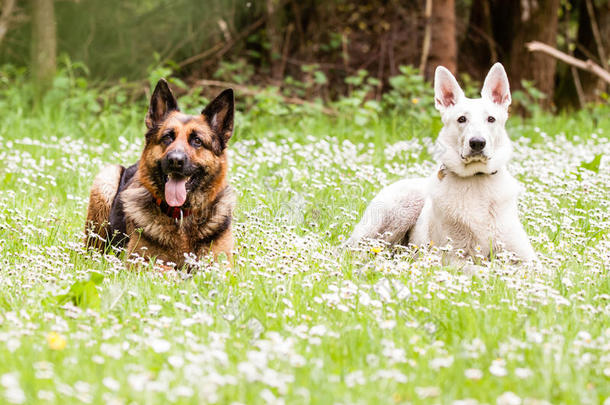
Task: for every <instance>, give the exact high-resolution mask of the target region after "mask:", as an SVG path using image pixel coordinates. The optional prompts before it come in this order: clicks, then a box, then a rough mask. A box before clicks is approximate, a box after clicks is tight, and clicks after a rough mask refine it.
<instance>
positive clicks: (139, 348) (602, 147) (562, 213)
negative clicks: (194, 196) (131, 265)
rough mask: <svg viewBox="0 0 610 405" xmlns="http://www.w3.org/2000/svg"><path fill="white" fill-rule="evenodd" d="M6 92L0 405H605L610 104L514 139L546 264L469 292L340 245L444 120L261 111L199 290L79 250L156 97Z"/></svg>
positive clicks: (534, 123)
mask: <svg viewBox="0 0 610 405" xmlns="http://www.w3.org/2000/svg"><path fill="white" fill-rule="evenodd" d="M2 95H3V97H2V98H1V99H0V105H1V106H2V107H3V108H2V111H3V117H2V121H1V123H2V125H1V127H0V143H1V145H2V146H1V148H0V162H1V163H0V190H1V193H0V249H1V252H0V291H1V293H0V359H1V361H0V402H2V403H14V404H20V403H34V402H41V403H74V402H81V403H113V404H122V403H125V404H127V403H134V402H135V403H147V404H148V403H151V404H152V403H168V402H171V403H227V404H228V403H234V404H252V403H269V404H298V403H323V404H327V403H328V404H347V403H363V404H364V403H380V404H393V403H396V404H401V403H447V404H477V403H488V404H496V403H497V404H546V403H591V404H596V403H604V402H606V403H610V399H608V398H609V397H610V278H609V277H608V264H609V263H610V253H609V252H610V242H609V239H608V230H609V228H610V215H609V213H608V210H609V207H608V205H609V202H608V195H609V194H610V193H609V191H610V162H609V160H608V156H610V139H609V137H610V119H609V116H610V114H609V113H610V110H609V109H608V108H607V107H598V108H595V109H591V110H585V111H581V112H579V113H574V114H564V115H561V116H558V117H553V116H551V115H545V114H542V115H536V116H535V117H533V118H530V119H526V120H521V119H520V118H512V119H511V120H510V123H509V133H510V135H511V138H512V139H513V141H514V144H515V153H514V158H513V160H512V163H511V164H510V170H511V172H512V173H513V174H514V175H515V176H516V177H517V178H518V179H519V180H520V181H521V182H522V184H523V186H524V193H523V195H522V197H521V199H520V212H521V217H522V222H523V223H524V225H525V228H526V231H527V233H528V234H529V235H530V238H531V241H532V243H533V245H534V247H535V249H536V251H537V252H538V254H539V257H540V261H541V266H540V267H539V268H530V267H526V266H515V265H511V264H509V263H505V262H503V261H502V260H495V261H494V262H492V263H486V264H485V269H482V270H481V271H480V272H479V273H477V274H464V273H462V272H460V270H458V269H455V268H452V267H443V266H441V265H440V264H439V256H438V255H437V254H436V253H435V252H434V251H432V252H427V253H420V254H418V255H417V257H414V255H413V252H411V251H409V250H391V249H389V248H388V247H386V246H383V245H379V244H371V245H368V246H363V247H361V248H359V249H357V250H355V251H345V250H342V249H341V248H340V245H341V241H342V240H343V239H344V238H345V237H347V236H348V235H349V233H350V231H351V229H352V227H353V226H354V224H355V223H356V222H357V220H358V219H359V217H360V215H361V213H362V211H363V210H364V208H365V206H366V204H367V202H368V201H369V200H370V199H371V198H372V197H373V196H374V195H375V193H376V192H377V191H378V190H379V189H381V188H382V187H383V186H384V185H386V184H389V183H390V182H392V181H395V180H397V179H399V178H401V177H404V176H422V175H428V174H429V173H431V172H432V171H433V170H434V162H433V161H432V160H431V157H430V156H431V152H430V151H431V150H432V148H433V143H434V139H435V136H436V133H437V132H438V129H439V128H440V120H439V118H438V116H436V115H435V113H434V111H433V110H431V109H429V108H427V109H424V107H421V108H422V110H418V111H417V114H410V113H406V112H404V111H374V115H371V110H370V109H369V110H366V111H364V110H362V111H363V112H362V111H360V112H362V114H363V115H361V117H364V118H363V119H354V116H353V114H340V115H339V116H336V117H327V116H325V115H323V114H320V113H307V112H306V111H305V110H306V109H303V108H301V109H300V110H298V111H290V110H289V109H288V110H286V107H285V106H282V105H281V104H278V103H277V102H274V100H260V102H261V104H264V103H267V104H268V105H266V104H265V105H259V106H258V107H255V108H252V109H250V110H249V111H248V112H243V111H241V112H238V115H237V120H236V131H235V134H234V136H233V139H232V140H231V142H230V150H231V152H230V156H231V170H230V179H231V183H232V184H233V186H234V188H235V189H236V190H237V192H238V196H239V198H238V206H237V211H236V214H235V221H234V224H235V236H236V254H235V266H234V268H233V269H232V270H227V269H226V268H223V267H221V266H219V265H216V264H205V263H202V264H201V266H200V269H199V271H197V272H195V273H193V274H186V273H183V272H166V273H162V272H158V271H154V270H152V269H144V270H140V271H136V270H130V269H127V268H126V265H125V263H124V262H123V261H122V260H121V259H120V258H117V257H115V256H101V255H99V254H96V253H94V252H86V251H85V250H84V248H83V245H82V243H81V237H82V230H83V223H84V216H85V211H86V206H87V197H88V189H89V186H90V182H91V180H92V178H93V176H94V175H95V173H96V172H97V171H98V170H99V169H100V168H101V167H103V166H104V165H105V164H108V163H117V162H121V163H124V164H129V163H132V162H135V161H136V160H137V159H138V156H139V153H140V150H141V147H142V144H143V134H144V127H143V118H144V113H145V110H146V102H145V101H144V100H143V99H141V100H138V101H134V102H133V103H131V104H130V103H127V102H123V104H122V105H121V106H117V105H113V102H112V101H109V100H111V99H107V100H106V101H105V102H100V101H99V96H100V95H99V94H98V93H96V92H95V91H93V90H91V91H84V90H72V89H70V88H68V89H67V90H66V89H64V90H62V91H61V92H59V91H58V92H57V93H53V92H51V93H50V95H48V96H47V99H46V101H45V102H43V103H42V104H41V105H39V106H37V107H35V108H34V112H32V111H31V110H30V107H31V106H30V105H29V104H28V103H27V102H26V101H24V100H23V99H22V95H21V93H20V92H19V91H18V90H16V89H13V90H6V89H5V90H3V94H2ZM54 97H55V98H54ZM237 97H238V98H239V94H238V95H237ZM196 101H197V100H195V102H194V103H193V107H192V108H193V111H191V112H194V111H197V109H195V108H196V107H200V106H197V103H196ZM187 104H188V103H187ZM412 104H413V109H417V108H420V107H419V106H418V105H417V103H416V102H415V101H413V103H412ZM189 105H190V104H189ZM373 110H374V109H373ZM422 116H425V117H428V118H427V119H425V120H422V119H421V117H422ZM70 288H72V292H70ZM62 294H67V298H66V299H63V300H62V299H60V298H58V297H60V296H61V295H62ZM70 294H72V295H70ZM71 298H73V299H71ZM75 304H78V305H75Z"/></svg>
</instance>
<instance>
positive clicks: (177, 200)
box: [165, 178, 187, 207]
mask: <svg viewBox="0 0 610 405" xmlns="http://www.w3.org/2000/svg"><path fill="white" fill-rule="evenodd" d="M186 180H187V179H186V178H184V179H172V178H170V179H169V180H167V183H165V202H166V203H167V205H169V206H170V207H180V206H182V205H183V204H184V202H185V201H186Z"/></svg>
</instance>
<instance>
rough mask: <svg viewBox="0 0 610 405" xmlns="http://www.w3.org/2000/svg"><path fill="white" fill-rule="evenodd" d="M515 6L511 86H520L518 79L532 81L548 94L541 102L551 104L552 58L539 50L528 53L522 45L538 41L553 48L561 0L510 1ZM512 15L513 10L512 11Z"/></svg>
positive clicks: (511, 50)
mask: <svg viewBox="0 0 610 405" xmlns="http://www.w3.org/2000/svg"><path fill="white" fill-rule="evenodd" d="M510 3H511V4H512V7H518V15H517V16H518V17H519V18H518V20H517V21H514V23H515V26H514V28H513V30H514V31H513V37H512V38H513V39H512V41H511V44H510V51H509V53H510V58H509V61H510V62H509V65H510V68H509V70H508V72H509V78H510V81H511V87H512V88H520V87H521V80H522V79H526V80H531V81H533V82H534V85H535V86H536V88H537V89H538V90H540V91H541V92H543V93H544V94H546V95H547V98H546V100H544V102H543V104H545V106H546V107H548V106H550V104H551V102H552V100H553V92H554V89H555V68H556V64H557V63H556V61H555V59H554V58H552V57H550V56H548V55H545V54H542V53H530V52H528V51H527V49H526V48H525V44H526V43H527V42H530V41H540V42H543V43H545V44H548V45H550V46H552V47H555V46H556V45H557V26H558V15H559V3H560V0H521V1H514V2H512V1H511V2H510ZM512 15H513V18H514V17H515V13H512Z"/></svg>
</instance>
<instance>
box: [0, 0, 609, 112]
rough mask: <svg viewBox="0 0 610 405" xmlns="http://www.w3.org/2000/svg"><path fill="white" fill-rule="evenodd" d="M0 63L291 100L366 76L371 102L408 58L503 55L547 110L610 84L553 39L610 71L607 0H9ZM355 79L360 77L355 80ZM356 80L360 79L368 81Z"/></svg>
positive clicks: (601, 95) (480, 68) (331, 96)
mask: <svg viewBox="0 0 610 405" xmlns="http://www.w3.org/2000/svg"><path fill="white" fill-rule="evenodd" d="M0 3H1V8H2V9H1V14H0V64H2V65H6V64H10V65H12V66H16V67H18V68H23V69H27V70H28V72H30V74H31V77H33V78H34V79H36V81H37V82H38V83H40V84H42V87H43V88H44V87H45V86H47V85H48V83H50V82H51V81H52V78H53V76H54V74H55V71H56V69H57V66H58V64H59V65H60V66H62V64H64V65H65V64H73V63H75V62H80V63H82V64H83V66H86V68H85V69H83V70H84V72H85V73H86V75H87V76H88V77H89V78H90V80H94V81H99V82H103V83H113V84H116V83H121V84H122V85H124V86H133V89H134V93H135V94H137V93H138V92H140V93H141V92H147V91H148V88H147V87H148V82H147V81H145V80H143V79H145V78H146V77H148V75H149V73H150V72H151V71H152V70H154V69H159V68H163V69H164V70H163V73H165V74H169V75H171V76H173V77H174V78H177V79H181V81H182V82H183V83H186V85H185V86H184V88H185V89H186V88H187V86H188V85H191V84H193V83H196V82H197V81H199V80H202V79H204V80H207V81H204V82H203V84H211V85H212V86H214V85H217V86H219V87H221V86H223V85H225V84H228V83H231V84H238V85H245V84H248V85H253V84H254V85H260V86H267V85H272V86H277V87H278V88H279V90H280V91H281V92H282V94H283V95H284V96H285V97H287V100H289V101H296V102H301V100H312V99H315V98H321V99H322V100H323V101H330V100H335V99H337V98H338V97H341V96H342V95H345V94H348V93H349V91H350V89H351V87H352V85H353V84H354V83H353V82H354V79H353V78H354V77H356V78H357V77H359V76H360V77H361V78H362V77H363V76H366V77H367V80H368V83H369V84H370V86H369V87H368V88H367V91H368V94H367V98H369V99H374V98H377V99H379V97H380V95H381V94H382V93H383V92H386V91H387V90H388V89H390V88H391V78H392V77H395V76H397V75H400V74H401V70H400V67H401V66H412V67H414V68H417V69H418V70H408V71H405V70H403V71H402V73H405V72H418V71H420V72H423V75H424V76H425V78H426V79H428V80H430V79H431V76H432V74H433V71H434V68H435V67H436V65H438V64H442V65H445V66H447V67H448V68H449V69H450V70H452V71H453V72H454V73H458V74H459V75H461V76H462V80H465V81H466V82H468V81H469V78H473V79H477V80H480V78H482V77H484V74H485V72H486V71H487V69H489V67H490V66H491V64H492V63H493V62H495V61H500V62H502V63H503V64H504V65H505V67H506V68H507V71H508V73H509V78H510V81H511V86H512V87H513V89H520V88H523V87H524V86H525V87H527V86H530V87H531V88H532V89H533V88H534V87H535V88H536V89H538V90H539V91H540V92H541V93H540V94H539V95H540V97H537V100H538V102H539V103H540V104H541V105H542V106H543V107H545V108H550V109H557V108H573V107H582V106H584V105H585V104H586V103H589V102H600V101H601V102H604V100H607V91H608V87H607V84H606V83H604V82H603V81H602V80H601V79H599V78H598V77H597V76H595V75H593V74H590V73H587V72H585V71H582V70H580V71H578V70H576V69H575V68H573V67H570V66H569V65H566V64H565V63H563V62H557V61H556V59H554V58H553V57H551V56H548V55H546V54H542V53H531V52H529V51H528V50H527V49H526V46H525V45H526V43H528V42H530V41H541V42H543V43H545V44H548V45H550V46H552V47H554V48H557V49H559V50H561V51H563V52H565V53H566V54H569V55H573V56H575V57H576V58H578V59H581V60H591V61H593V62H594V63H596V64H597V65H599V66H601V67H602V68H605V70H608V64H609V59H608V55H610V1H608V0H511V1H508V0H371V1H366V2H359V1H349V0H333V1H327V0H298V1H297V0H258V1H257V0H222V1H212V0H142V1H123V0H2V1H1V2H0ZM350 78H352V79H351V80H350ZM356 80H357V79H356Z"/></svg>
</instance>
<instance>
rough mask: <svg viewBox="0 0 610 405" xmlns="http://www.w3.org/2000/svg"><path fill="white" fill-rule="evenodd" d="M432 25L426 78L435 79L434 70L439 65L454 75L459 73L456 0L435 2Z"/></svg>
mask: <svg viewBox="0 0 610 405" xmlns="http://www.w3.org/2000/svg"><path fill="white" fill-rule="evenodd" d="M430 24H431V27H432V37H431V41H430V53H429V56H428V61H427V63H426V67H425V72H424V73H425V76H426V78H427V79H432V78H433V77H434V70H435V69H436V67H437V66H438V65H443V66H445V67H446V68H447V69H449V70H450V71H451V72H453V73H454V74H455V73H457V72H456V71H457V36H456V28H455V0H434V1H433V3H432V18H431V20H430Z"/></svg>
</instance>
